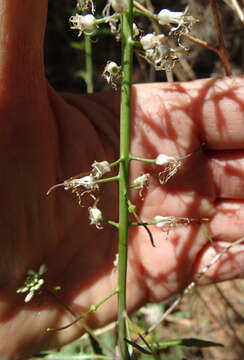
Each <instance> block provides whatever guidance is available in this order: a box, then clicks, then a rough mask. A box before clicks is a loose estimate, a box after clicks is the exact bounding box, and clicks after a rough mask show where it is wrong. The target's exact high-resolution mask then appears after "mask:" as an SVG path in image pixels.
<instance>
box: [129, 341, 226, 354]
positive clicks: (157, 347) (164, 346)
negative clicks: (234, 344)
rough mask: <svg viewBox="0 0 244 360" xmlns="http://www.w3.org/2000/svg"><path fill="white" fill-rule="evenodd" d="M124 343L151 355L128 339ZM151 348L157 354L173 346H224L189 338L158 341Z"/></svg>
mask: <svg viewBox="0 0 244 360" xmlns="http://www.w3.org/2000/svg"><path fill="white" fill-rule="evenodd" d="M125 341H126V342H127V343H129V344H130V345H132V346H134V347H135V348H136V349H137V350H139V351H140V352H141V353H143V354H146V355H153V353H152V352H150V351H148V350H147V349H146V348H145V347H144V346H140V345H138V344H137V343H135V342H134V341H130V340H128V339H125ZM150 345H151V346H152V348H153V350H154V351H156V352H158V351H161V350H163V349H167V348H168V347H175V346H179V345H180V346H187V347H191V346H197V347H201V348H203V347H210V346H224V345H222V344H220V343H216V342H213V341H208V340H201V339H195V338H189V339H171V340H165V341H160V342H159V343H157V344H156V343H154V344H153V343H152V344H150Z"/></svg>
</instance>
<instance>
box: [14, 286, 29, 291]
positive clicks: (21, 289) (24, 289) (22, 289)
mask: <svg viewBox="0 0 244 360" xmlns="http://www.w3.org/2000/svg"><path fill="white" fill-rule="evenodd" d="M26 291H29V287H27V286H24V287H21V288H19V289H18V290H17V291H16V292H17V293H24V292H26Z"/></svg>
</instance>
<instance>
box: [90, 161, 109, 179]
mask: <svg viewBox="0 0 244 360" xmlns="http://www.w3.org/2000/svg"><path fill="white" fill-rule="evenodd" d="M92 168H93V176H94V178H95V179H100V178H101V177H102V176H103V175H104V174H106V173H108V172H110V171H111V168H110V166H109V163H108V161H100V162H97V161H94V163H93V164H92Z"/></svg>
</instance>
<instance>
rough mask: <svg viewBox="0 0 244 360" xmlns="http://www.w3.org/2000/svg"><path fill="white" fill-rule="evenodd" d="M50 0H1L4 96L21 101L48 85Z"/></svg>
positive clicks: (0, 75) (0, 87) (1, 86)
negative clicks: (46, 34)
mask: <svg viewBox="0 0 244 360" xmlns="http://www.w3.org/2000/svg"><path fill="white" fill-rule="evenodd" d="M47 4H48V1H47V0H42V1H34V2H33V1H32V0H25V1H22V2H21V3H20V2H19V1H18V0H11V1H8V0H0V49H1V51H0V90H1V96H6V97H8V98H10V99H11V101H12V102H13V101H15V100H17V101H18V100H19V97H20V94H21V101H23V97H24V96H30V97H31V96H32V95H33V94H35V92H36V91H37V90H38V89H39V90H40V87H41V85H43V86H44V66H43V40H44V32H45V23H46V12H47Z"/></svg>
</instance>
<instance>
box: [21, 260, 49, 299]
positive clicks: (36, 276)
mask: <svg viewBox="0 0 244 360" xmlns="http://www.w3.org/2000/svg"><path fill="white" fill-rule="evenodd" d="M46 271H47V267H46V265H45V264H42V265H41V266H40V268H39V270H38V272H35V271H34V270H32V269H30V270H28V272H27V274H28V275H27V278H26V280H25V283H24V286H22V287H20V288H19V289H17V291H16V292H17V293H25V292H27V291H28V294H27V295H26V297H25V302H26V303H27V302H29V301H30V300H31V299H32V298H33V296H34V294H35V292H36V291H39V290H40V289H41V287H42V286H43V284H44V279H43V278H41V276H42V275H43V274H44V273H45V272H46Z"/></svg>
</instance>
